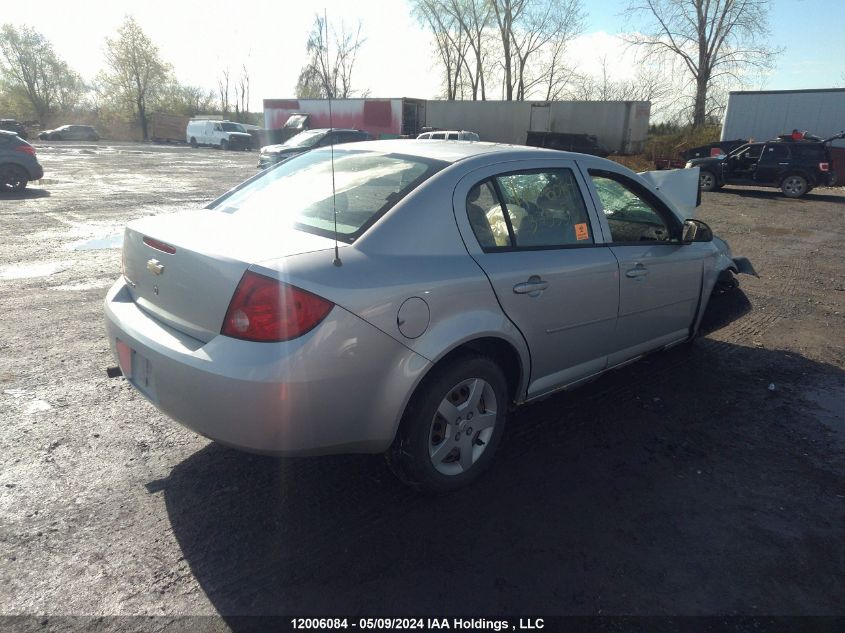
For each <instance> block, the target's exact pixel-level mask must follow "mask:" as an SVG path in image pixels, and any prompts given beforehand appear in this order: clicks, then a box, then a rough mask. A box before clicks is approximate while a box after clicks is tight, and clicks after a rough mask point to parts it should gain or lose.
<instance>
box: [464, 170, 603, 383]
mask: <svg viewBox="0 0 845 633" xmlns="http://www.w3.org/2000/svg"><path fill="white" fill-rule="evenodd" d="M584 187H585V183H584V181H583V178H582V177H581V175H580V173H579V172H578V170H577V169H576V168H575V163H574V162H573V161H571V160H543V161H513V162H508V163H502V164H500V165H497V166H490V167H486V168H483V169H480V170H476V171H474V172H472V173H471V174H469V175H467V176H465V177H464V178H463V180H461V182H460V183H459V184H458V186H457V188H456V189H455V194H454V198H453V205H454V210H455V216H456V219H457V221H458V226H459V227H460V230H461V233H462V235H463V237H464V242H465V244H466V245H467V250H468V251H469V253H470V255H471V256H472V257H473V258H474V259H475V261H476V262H477V263H478V265H479V266H480V267H481V268H482V270H483V271H484V272H485V273H486V275H487V277H488V279H489V280H490V283H491V284H492V286H493V289H494V291H495V293H496V297H497V298H498V300H499V303H500V305H501V307H502V309H503V310H504V312H505V314H507V316H508V317H509V318H510V320H511V321H512V322H513V323H514V324H515V325H516V326H517V327H518V328H519V330H520V331H521V332H522V334H523V336H524V338H525V340H526V342H527V343H528V347H529V350H530V354H531V375H530V379H529V385H528V397H533V396H537V395H540V394H542V393H545V392H548V391H550V390H552V389H555V388H557V387H560V386H563V385H567V384H570V383H573V382H576V381H578V380H579V379H582V378H585V377H587V376H590V375H592V374H595V373H597V372H599V371H601V370H603V369H604V368H605V366H606V363H607V355H608V353H609V352H610V351H611V345H612V340H613V332H614V327H615V323H616V314H617V306H618V298H619V281H618V266H617V263H616V259H615V257H614V256H613V254H612V253H611V252H610V249H608V248H606V247H604V246H603V245H602V241H603V239H602V234H601V233H600V231H599V228H598V226H599V225H598V220H597V216H596V213H595V209H594V208H593V206H592V204H591V202H590V198H589V196H585V195H584V194H583V192H584V190H585V189H584Z"/></svg>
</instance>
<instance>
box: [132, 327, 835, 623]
mask: <svg viewBox="0 0 845 633" xmlns="http://www.w3.org/2000/svg"><path fill="white" fill-rule="evenodd" d="M770 384H772V385H774V390H771V389H770V388H769V385H770ZM819 385H827V388H830V389H839V390H841V389H843V388H845V372H842V371H841V370H839V369H838V368H835V367H832V366H829V365H825V364H821V363H817V362H814V361H811V360H808V359H806V358H804V357H802V356H800V355H797V354H794V353H790V352H786V351H777V350H765V349H756V348H748V347H744V346H740V345H735V344H732V343H728V342H723V341H716V340H712V339H708V338H705V339H701V340H699V341H698V342H697V343H696V344H695V345H693V346H683V347H681V348H676V349H673V350H670V351H668V352H664V353H659V354H655V355H652V356H650V357H648V358H646V359H644V360H642V361H640V362H639V363H635V364H633V365H631V366H629V367H626V368H624V369H621V370H618V371H615V372H612V373H610V374H608V375H607V376H605V377H603V378H601V379H599V380H597V381H595V382H594V383H592V384H590V385H587V386H586V387H583V388H581V389H579V390H576V391H573V392H572V393H565V394H560V395H557V396H554V397H552V398H549V399H547V400H545V401H543V402H541V403H539V404H535V405H531V406H528V407H524V408H522V409H520V410H519V411H517V412H516V413H514V414H512V415H511V416H510V418H509V421H508V428H507V430H506V432H505V436H504V438H503V443H502V445H501V447H500V450H499V453H498V455H497V457H496V460H494V463H493V466H492V467H491V469H490V470H489V471H488V472H487V473H485V476H484V477H483V478H481V479H480V480H479V481H478V482H477V483H476V484H475V485H473V486H472V487H470V488H467V489H464V490H461V491H458V492H456V493H453V494H450V495H444V496H425V495H419V494H416V493H414V492H413V491H411V490H409V489H407V488H405V487H403V486H402V485H401V484H400V483H399V482H398V481H397V480H396V479H395V478H394V477H393V476H392V475H391V473H390V472H389V471H388V470H387V468H386V466H385V465H384V462H383V460H382V459H381V458H380V457H379V456H343V457H327V458H310V459H275V458H268V457H259V456H253V455H247V454H243V453H239V452H237V451H234V450H230V449H226V448H224V447H222V446H219V445H217V444H213V443H212V444H209V445H208V446H207V447H206V448H204V449H203V450H201V451H199V452H197V453H196V454H194V455H192V456H191V457H190V458H188V459H186V460H185V461H184V462H182V463H180V464H179V465H177V466H176V467H175V468H174V469H173V471H172V472H171V474H170V475H169V477H168V478H166V479H162V480H157V481H153V482H150V483H149V484H148V486H147V487H148V490H149V491H150V493H151V494H158V493H162V492H163V494H164V498H165V502H166V507H167V512H168V515H169V518H170V523H171V526H172V529H173V533H174V534H175V536H176V538H177V540H178V542H179V545H180V546H181V549H182V552H183V554H184V557H185V559H186V560H187V562H188V563H189V565H190V567H191V570H192V573H193V574H194V576H195V577H196V579H197V581H198V583H199V585H200V586H201V588H202V590H203V591H204V592H205V594H206V595H207V596H208V598H209V600H210V601H211V602H212V603H213V605H214V607H215V608H216V609H217V610H218V612H219V613H221V614H222V615H224V616H235V615H258V614H261V615H268V614H291V613H295V614H313V615H322V616H327V615H331V614H338V613H342V614H347V615H350V616H352V615H360V616H368V617H374V616H383V615H388V614H392V615H397V614H404V615H410V614H416V615H434V614H436V615H438V616H440V615H443V616H445V615H467V614H472V615H473V616H477V615H481V614H483V615H487V616H492V615H494V614H498V615H510V616H514V615H543V614H545V615H560V614H596V613H599V614H601V613H604V614H613V613H617V614H620V613H624V614H676V615H681V614H730V613H743V614H796V613H816V614H826V613H827V614H840V615H841V614H842V613H843V606H842V602H841V594H840V593H839V589H838V587H841V583H840V581H841V578H842V576H843V573H845V556H843V552H842V549H841V543H842V539H843V538H845V527H843V526H845V513H843V507H842V496H843V495H845V489H843V487H842V472H843V458H842V452H841V447H842V441H843V439H845V438H843V437H842V433H841V429H840V430H837V429H836V428H833V427H830V426H825V424H823V423H822V422H820V421H819V420H820V418H819V417H818V416H817V415H816V412H817V409H815V408H814V407H815V405H813V403H812V401H810V400H808V399H807V398H805V395H804V393H805V390H807V389H809V388H810V387H813V388H817V387H818V386H819ZM835 415H840V416H842V415H843V412H842V411H839V412H838V413H836V414H835ZM230 623H231V624H232V626H233V628H237V620H236V619H233V620H232V621H231V622H230Z"/></svg>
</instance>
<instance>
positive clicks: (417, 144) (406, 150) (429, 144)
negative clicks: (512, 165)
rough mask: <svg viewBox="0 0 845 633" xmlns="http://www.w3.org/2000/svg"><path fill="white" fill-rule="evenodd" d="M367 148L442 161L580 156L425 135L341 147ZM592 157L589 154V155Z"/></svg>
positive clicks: (356, 149)
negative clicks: (449, 139) (492, 157)
mask: <svg viewBox="0 0 845 633" xmlns="http://www.w3.org/2000/svg"><path fill="white" fill-rule="evenodd" d="M360 150H368V151H372V152H384V153H390V154H404V155H406V156H419V157H420V158H430V159H434V160H440V161H443V162H446V163H456V162H458V161H460V160H464V159H466V158H472V157H474V156H482V155H488V154H489V155H493V154H497V155H499V156H500V157H501V158H503V159H520V158H523V159H524V158H540V159H542V158H551V157H557V158H576V157H583V156H584V155H583V154H576V153H574V152H561V151H558V150H552V149H542V148H538V147H527V146H525V145H506V144H504V143H487V142H484V141H476V142H474V143H463V142H460V141H452V142H449V141H441V140H437V141H434V140H432V141H429V140H428V139H394V140H389V141H364V142H361V143H355V146H354V147H350V148H347V149H345V150H343V151H360ZM591 158H592V157H591Z"/></svg>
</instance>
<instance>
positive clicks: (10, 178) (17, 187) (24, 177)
mask: <svg viewBox="0 0 845 633" xmlns="http://www.w3.org/2000/svg"><path fill="white" fill-rule="evenodd" d="M28 180H29V175H28V174H27V173H26V171H25V170H24V169H23V168H22V167H20V166H18V165H0V191H7V192H8V191H21V190H22V189H23V188H24V187H26V183H27V181H28Z"/></svg>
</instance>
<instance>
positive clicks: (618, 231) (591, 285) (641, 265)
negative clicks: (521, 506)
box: [105, 140, 748, 490]
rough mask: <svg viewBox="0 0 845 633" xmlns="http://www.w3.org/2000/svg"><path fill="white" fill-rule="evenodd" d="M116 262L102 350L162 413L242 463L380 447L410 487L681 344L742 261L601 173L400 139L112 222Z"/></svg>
mask: <svg viewBox="0 0 845 633" xmlns="http://www.w3.org/2000/svg"><path fill="white" fill-rule="evenodd" d="M332 155H333V160H332ZM678 174H682V175H683V176H684V178H686V173H685V172H684V171H683V170H679V172H678ZM664 182H666V179H665V178H664ZM695 185H696V181H695V180H693V181H692V182H691V184H690V186H691V187H692V188H693V189H695ZM691 193H692V196H691V197H692V199H693V200H694V199H695V195H696V194H697V191H693V192H691ZM123 261H124V274H123V275H122V276H121V278H120V279H119V280H118V281H117V282H116V283H115V284H114V286H113V287H112V288H111V289H110V290H109V292H108V294H107V297H106V299H105V316H106V327H107V332H108V339H109V343H110V345H111V348H112V351H113V353H114V354H115V356H116V358H117V359H118V362H119V366H120V370H121V371H122V372H123V375H124V376H125V377H126V378H127V379H128V380H129V382H130V383H131V384H132V385H133V386H134V387H135V388H136V389H137V390H138V391H139V392H140V393H141V394H143V395H144V396H145V397H146V398H148V399H149V400H150V401H151V402H152V403H153V404H155V405H156V406H157V407H158V408H159V409H161V410H162V411H163V412H164V413H166V414H167V415H169V416H171V417H172V418H174V419H175V420H177V421H179V422H180V423H182V424H184V425H185V426H187V427H188V428H190V429H193V430H194V431H196V432H198V433H200V434H202V435H205V436H207V437H209V438H212V439H214V440H216V441H218V442H220V443H222V444H226V445H229V446H233V447H237V448H241V449H244V450H247V451H255V452H260V453H270V454H282V455H314V454H326V453H379V452H386V453H387V457H388V462H389V464H390V465H391V466H392V467H393V469H394V470H395V471H396V472H397V473H398V474H399V476H400V477H401V478H402V479H403V480H405V481H406V482H408V483H410V484H412V485H413V486H416V487H419V488H425V489H431V490H448V489H452V488H455V487H458V486H461V485H463V484H466V483H468V482H470V481H471V480H472V479H474V478H475V477H477V476H478V474H479V473H480V472H481V471H483V469H484V468H485V467H486V466H487V465H488V464H489V462H490V460H491V458H492V457H493V453H494V451H495V450H496V447H497V445H498V444H499V441H500V440H501V437H502V431H503V429H504V426H505V419H506V414H507V411H508V409H509V407H511V406H512V405H520V404H523V403H526V402H530V401H534V400H537V399H540V398H543V397H545V396H548V395H550V394H552V393H554V392H556V391H558V390H561V389H566V388H570V387H573V386H575V385H577V384H579V383H582V382H584V381H586V380H589V379H591V378H594V377H596V376H598V375H599V374H601V373H603V372H605V371H607V370H609V369H612V368H614V367H618V366H622V365H625V364H627V363H629V362H631V361H632V360H634V359H637V358H639V357H641V356H643V355H644V354H646V353H648V352H652V351H657V350H662V349H665V348H668V347H671V346H673V345H676V344H679V343H683V342H684V341H688V340H690V339H691V338H692V337H694V336H695V335H696V331H697V328H698V325H699V322H700V320H701V317H702V314H703V312H704V309H705V307H706V305H707V303H708V299H709V297H710V296H711V293H712V292H713V289H714V287H716V286H717V284H718V283H719V281H720V279H721V280H722V281H729V278H732V276H733V274H734V273H736V272H739V271H745V270H748V264H747V260H742V259H740V258H732V256H731V252H730V250H729V248H728V247H727V245H726V244H725V243H724V242H723V241H721V240H719V239H718V238H714V237H713V235H712V233H711V231H710V229H709V228H708V227H707V225H706V224H704V223H703V222H700V221H698V220H695V219H688V220H683V219H682V215H681V214H680V212H679V211H678V209H677V208H676V207H675V206H674V204H673V203H672V202H671V201H670V199H669V198H667V197H665V196H664V194H663V193H662V188H661V190H658V189H656V188H654V187H652V186H651V185H649V184H648V181H647V180H645V179H644V178H642V177H640V176H638V175H637V174H635V173H634V172H632V171H630V170H628V169H627V168H625V167H623V166H621V165H619V164H617V163H614V162H611V161H608V160H604V159H600V158H596V157H593V156H586V155H579V154H571V153H559V152H549V151H546V150H536V149H528V148H516V147H513V146H507V145H495V144H489V143H411V144H409V143H408V142H407V141H402V140H393V141H376V142H370V143H358V144H356V145H355V146H354V147H350V146H345V147H336V148H334V151H333V153H332V152H330V151H329V149H328V148H320V149H315V150H313V151H310V152H307V153H305V154H302V155H299V156H296V157H295V158H292V159H290V160H289V161H287V162H285V163H283V164H281V165H278V166H277V167H275V168H273V169H269V170H266V171H263V172H260V173H259V174H257V175H256V176H254V177H253V178H251V179H249V180H247V181H246V182H245V183H243V184H242V185H240V186H238V187H236V188H234V189H232V190H231V191H229V192H228V193H226V194H225V195H223V196H222V197H220V198H218V199H217V200H215V201H214V202H212V203H211V204H210V205H208V207H207V208H205V209H202V210H189V211H183V212H177V213H175V214H167V215H160V216H156V217H150V218H145V219H140V220H135V221H133V222H131V223H130V224H129V225H128V226H127V227H126V230H125V235H124V245H123Z"/></svg>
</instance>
